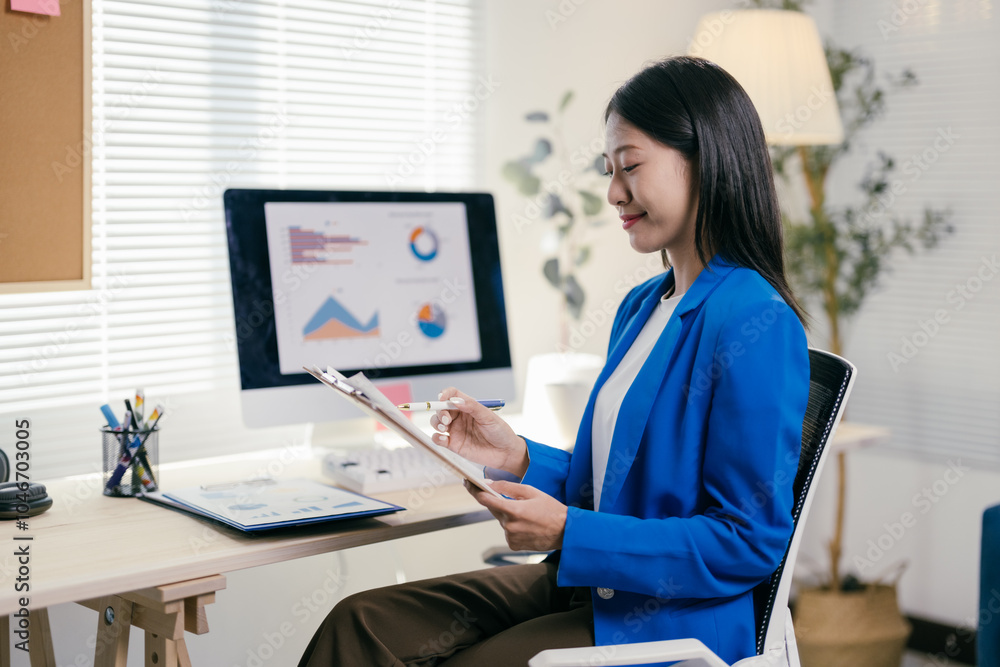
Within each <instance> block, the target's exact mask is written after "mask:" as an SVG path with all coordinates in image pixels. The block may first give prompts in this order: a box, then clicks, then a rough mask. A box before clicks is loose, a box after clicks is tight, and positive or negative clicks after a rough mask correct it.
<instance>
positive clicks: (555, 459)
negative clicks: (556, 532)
mask: <svg viewBox="0 0 1000 667" xmlns="http://www.w3.org/2000/svg"><path fill="white" fill-rule="evenodd" d="M524 441H525V442H526V443H527V444H528V470H527V472H526V473H525V474H524V478H523V479H522V480H521V483H522V484H527V485H529V486H533V487H535V488H536V489H538V490H539V491H544V492H545V493H547V494H549V495H550V496H552V497H553V498H555V499H557V500H559V501H561V502H565V495H566V493H565V487H566V477H567V476H568V475H569V459H570V454H569V452H566V451H563V450H561V449H556V448H555V447H549V446H548V445H543V444H541V443H538V442H535V441H534V440H531V439H529V438H524Z"/></svg>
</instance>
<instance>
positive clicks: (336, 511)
mask: <svg viewBox="0 0 1000 667" xmlns="http://www.w3.org/2000/svg"><path fill="white" fill-rule="evenodd" d="M140 497H141V498H142V499H143V500H148V501H150V502H153V503H157V504H160V505H166V506H168V507H173V508H175V509H180V510H184V511H187V512H191V513H193V514H197V515H199V516H203V517H206V518H209V519H214V520H216V521H219V522H221V523H224V524H226V525H227V526H232V527H233V528H238V529H240V530H243V531H247V532H253V531H259V530H269V529H272V528H284V527H287V526H300V525H305V524H312V523H322V522H325V521H334V520H338V519H354V518H359V517H370V516H378V515H380V514H388V513H390V512H398V511H400V510H402V509H404V508H402V507H400V506H398V505H393V504H392V503H386V502H383V501H381V500H376V499H374V498H369V497H368V496H363V495H361V494H358V493H354V492H353V491H346V490H344V489H340V488H337V487H333V486H328V485H326V484H322V483H320V482H314V481H312V480H308V479H290V480H272V479H264V480H250V481H245V482H234V483H231V484H206V485H204V486H192V487H188V488H183V489H177V490H174V491H154V492H150V493H145V494H143V495H141V496H140Z"/></svg>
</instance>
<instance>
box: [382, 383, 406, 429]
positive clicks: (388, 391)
mask: <svg viewBox="0 0 1000 667" xmlns="http://www.w3.org/2000/svg"><path fill="white" fill-rule="evenodd" d="M378 389H379V391H381V392H382V393H383V394H385V397H386V398H388V399H389V400H390V401H392V403H393V405H399V404H400V403H409V402H410V401H412V400H413V393H412V392H411V391H410V383H409V382H397V383H395V384H380V385H379V386H378ZM403 414H405V415H406V416H407V417H409V416H410V413H408V412H406V413H403ZM383 429H385V426H382V424H380V423H379V422H375V430H377V431H381V430H383Z"/></svg>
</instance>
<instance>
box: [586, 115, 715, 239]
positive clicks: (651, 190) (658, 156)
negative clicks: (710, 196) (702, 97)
mask: <svg viewBox="0 0 1000 667" xmlns="http://www.w3.org/2000/svg"><path fill="white" fill-rule="evenodd" d="M604 139H605V142H604V145H605V153H604V169H605V171H606V172H607V173H608V175H609V176H610V178H611V184H610V185H609V186H608V202H609V203H610V204H611V205H612V206H614V207H615V208H617V209H618V215H619V217H621V220H622V229H624V230H625V232H626V233H627V234H628V237H629V242H630V243H631V244H632V247H633V248H634V249H635V250H637V251H638V252H644V253H645V252H656V251H657V250H666V251H667V254H668V255H670V256H671V257H676V256H678V255H686V254H689V253H692V252H694V228H695V216H696V214H697V212H698V197H697V194H692V190H691V169H690V165H689V164H688V162H687V160H686V159H685V158H684V156H682V155H681V154H680V152H678V151H676V150H674V149H673V148H670V147H669V146H666V145H664V144H661V143H659V142H658V141H656V140H655V139H653V138H652V137H650V136H648V135H647V134H645V133H644V132H642V131H641V130H639V129H638V128H637V127H635V126H634V125H632V124H631V123H629V122H628V121H627V120H625V119H624V118H622V117H621V116H619V115H618V114H616V113H612V114H611V115H610V116H609V117H608V122H607V124H606V126H605V132H604Z"/></svg>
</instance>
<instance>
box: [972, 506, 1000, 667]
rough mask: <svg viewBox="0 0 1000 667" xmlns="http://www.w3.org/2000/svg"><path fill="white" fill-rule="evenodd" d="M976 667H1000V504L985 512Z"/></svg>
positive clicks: (980, 568) (980, 567)
mask: <svg viewBox="0 0 1000 667" xmlns="http://www.w3.org/2000/svg"><path fill="white" fill-rule="evenodd" d="M976 664H978V665H979V667H1000V505H994V506H993V507H987V508H986V511H984V512H983V538H982V546H981V548H980V561H979V626H978V630H977V632H976Z"/></svg>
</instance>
